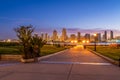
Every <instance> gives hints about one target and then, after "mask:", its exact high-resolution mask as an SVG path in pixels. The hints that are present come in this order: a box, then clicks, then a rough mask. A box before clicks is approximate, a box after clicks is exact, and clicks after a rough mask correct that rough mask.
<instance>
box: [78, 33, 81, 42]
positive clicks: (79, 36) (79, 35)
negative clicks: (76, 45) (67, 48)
mask: <svg viewBox="0 0 120 80" xmlns="http://www.w3.org/2000/svg"><path fill="white" fill-rule="evenodd" d="M80 38H81V34H80V32H78V33H77V41H78V42H80V41H81V39H80Z"/></svg>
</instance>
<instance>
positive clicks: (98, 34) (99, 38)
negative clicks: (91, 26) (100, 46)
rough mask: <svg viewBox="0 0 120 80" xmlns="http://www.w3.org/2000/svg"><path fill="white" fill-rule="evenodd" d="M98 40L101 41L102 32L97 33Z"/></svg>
mask: <svg viewBox="0 0 120 80" xmlns="http://www.w3.org/2000/svg"><path fill="white" fill-rule="evenodd" d="M97 41H98V42H101V33H97Z"/></svg>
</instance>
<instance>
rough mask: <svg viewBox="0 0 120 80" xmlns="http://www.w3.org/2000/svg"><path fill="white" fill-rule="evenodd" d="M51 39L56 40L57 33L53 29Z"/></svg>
mask: <svg viewBox="0 0 120 80" xmlns="http://www.w3.org/2000/svg"><path fill="white" fill-rule="evenodd" d="M52 40H53V41H57V40H58V35H57V31H56V30H54V31H53V35H52Z"/></svg>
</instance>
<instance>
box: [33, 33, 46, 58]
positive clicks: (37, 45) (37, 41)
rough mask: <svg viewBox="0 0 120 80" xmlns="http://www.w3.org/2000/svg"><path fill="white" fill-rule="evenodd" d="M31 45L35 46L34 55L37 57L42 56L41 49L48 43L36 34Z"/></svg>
mask: <svg viewBox="0 0 120 80" xmlns="http://www.w3.org/2000/svg"><path fill="white" fill-rule="evenodd" d="M31 44H32V46H33V53H34V55H35V57H39V56H41V55H40V54H41V48H42V47H43V46H44V45H45V44H46V41H45V40H43V39H42V38H41V37H39V36H38V35H37V34H35V35H34V36H33V37H32V39H31Z"/></svg>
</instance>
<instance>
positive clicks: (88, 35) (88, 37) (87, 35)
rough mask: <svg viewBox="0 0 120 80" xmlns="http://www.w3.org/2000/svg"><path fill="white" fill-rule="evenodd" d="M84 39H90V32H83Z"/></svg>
mask: <svg viewBox="0 0 120 80" xmlns="http://www.w3.org/2000/svg"><path fill="white" fill-rule="evenodd" d="M85 40H89V41H90V34H88V33H87V34H85Z"/></svg>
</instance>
